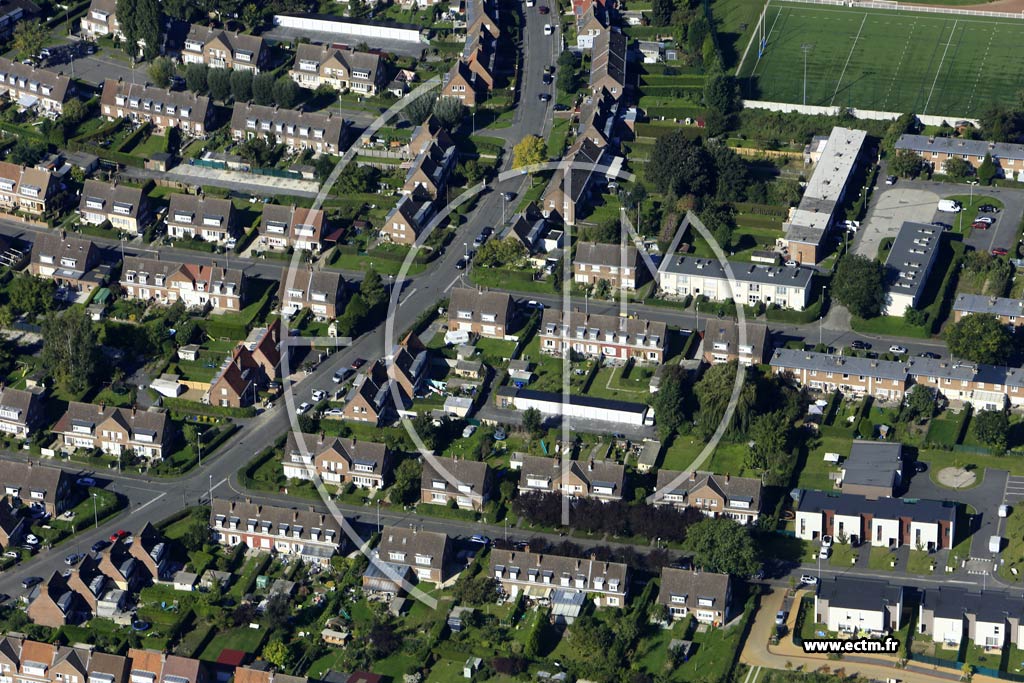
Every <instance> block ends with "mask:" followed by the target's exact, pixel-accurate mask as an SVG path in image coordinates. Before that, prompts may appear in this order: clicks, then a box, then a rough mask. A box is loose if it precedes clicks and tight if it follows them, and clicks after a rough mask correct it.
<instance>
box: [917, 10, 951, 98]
mask: <svg viewBox="0 0 1024 683" xmlns="http://www.w3.org/2000/svg"><path fill="white" fill-rule="evenodd" d="M958 21H959V20H955V21H953V28H952V30H950V32H949V40H947V41H946V49H945V50H943V51H942V59H940V60H939V68H937V69H936V70H935V78H934V79H932V89H931V90H929V91H928V99H927V100H926V101H925V103H924V109H922V110H921V113H922V114H924V113H926V112H927V111H928V105H929V104H931V102H932V94H933V93H934V92H935V84H936V83H938V82H939V74H941V73H942V64H943V62H945V61H946V53H947V52H949V46H950V45H952V44H953V34H954V33H956V25H957V23H958Z"/></svg>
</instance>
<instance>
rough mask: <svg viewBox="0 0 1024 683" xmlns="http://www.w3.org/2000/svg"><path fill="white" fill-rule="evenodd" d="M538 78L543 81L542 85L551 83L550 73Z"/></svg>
mask: <svg viewBox="0 0 1024 683" xmlns="http://www.w3.org/2000/svg"><path fill="white" fill-rule="evenodd" d="M540 80H541V81H543V83H544V85H551V81H552V80H553V79H552V78H551V74H544V75H543V76H541V77H540Z"/></svg>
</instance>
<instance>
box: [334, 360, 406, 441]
mask: <svg viewBox="0 0 1024 683" xmlns="http://www.w3.org/2000/svg"><path fill="white" fill-rule="evenodd" d="M392 382H394V380H392V379H390V377H389V376H388V370H387V368H386V363H385V362H384V361H383V359H380V360H378V361H377V362H375V363H374V364H373V365H372V366H371V367H370V369H369V371H368V372H367V373H365V374H360V375H357V376H356V379H355V381H354V382H353V383H352V390H351V391H350V392H349V394H348V396H346V397H345V407H344V408H342V418H343V419H346V420H352V421H354V422H368V423H370V424H373V425H380V424H381V423H383V422H384V421H386V419H387V418H388V417H389V415H390V414H391V412H392V410H391V408H392V407H393V404H394V399H393V394H392V386H391V385H392ZM395 391H397V385H396V388H395Z"/></svg>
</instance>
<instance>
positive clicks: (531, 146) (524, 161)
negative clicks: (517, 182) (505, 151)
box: [512, 135, 548, 168]
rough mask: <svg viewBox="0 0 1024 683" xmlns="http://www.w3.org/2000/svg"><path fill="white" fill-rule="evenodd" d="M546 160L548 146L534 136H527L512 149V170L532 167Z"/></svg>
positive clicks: (541, 139)
mask: <svg viewBox="0 0 1024 683" xmlns="http://www.w3.org/2000/svg"><path fill="white" fill-rule="evenodd" d="M547 160H548V145H547V143H546V142H544V140H543V138H540V137H538V136H536V135H527V136H526V137H524V138H523V139H522V140H520V141H519V142H518V143H517V144H516V146H515V147H513V148H512V168H523V167H524V166H533V165H534V164H541V163H544V162H545V161H547Z"/></svg>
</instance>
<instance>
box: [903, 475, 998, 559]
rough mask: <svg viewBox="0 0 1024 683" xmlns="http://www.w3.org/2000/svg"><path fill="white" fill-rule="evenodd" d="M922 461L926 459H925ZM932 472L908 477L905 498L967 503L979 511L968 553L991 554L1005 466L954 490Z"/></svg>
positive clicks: (987, 555) (973, 525)
mask: <svg viewBox="0 0 1024 683" xmlns="http://www.w3.org/2000/svg"><path fill="white" fill-rule="evenodd" d="M924 462H927V460H925V461H924ZM932 474H934V473H932V472H924V473H921V474H916V475H914V476H913V478H911V480H910V485H909V487H908V490H907V493H906V494H904V496H903V497H904V498H925V499H928V498H930V499H932V500H953V501H956V502H959V503H964V504H966V505H970V506H971V507H973V508H974V509H975V510H977V511H978V514H977V515H975V517H974V520H973V523H972V525H971V527H972V530H971V531H972V533H973V536H972V538H971V557H982V558H988V557H991V553H989V551H988V539H989V537H990V536H995V535H997V534H999V531H1000V522H1001V521H1002V520H1000V519H999V515H998V514H997V513H998V510H999V506H1000V505H1002V503H1003V495H1004V494H1005V492H1006V486H1007V476H1008V473H1007V472H1006V471H1005V470H996V469H988V470H985V472H984V476H983V478H982V481H981V483H980V484H979V485H977V486H975V487H974V488H970V489H964V490H962V491H954V490H952V489H947V488H943V487H941V486H939V485H938V484H936V483H935V482H933V481H932V479H931V476H930V475H932Z"/></svg>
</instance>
